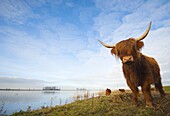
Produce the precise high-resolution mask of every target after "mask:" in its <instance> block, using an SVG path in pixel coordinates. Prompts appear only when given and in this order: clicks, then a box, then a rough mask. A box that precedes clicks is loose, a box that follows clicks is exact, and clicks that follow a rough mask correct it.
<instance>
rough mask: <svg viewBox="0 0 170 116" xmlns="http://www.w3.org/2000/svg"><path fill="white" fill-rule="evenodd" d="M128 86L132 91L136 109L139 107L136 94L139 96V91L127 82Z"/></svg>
mask: <svg viewBox="0 0 170 116" xmlns="http://www.w3.org/2000/svg"><path fill="white" fill-rule="evenodd" d="M127 84H128V86H129V87H130V89H131V90H132V92H133V93H132V99H133V101H134V103H135V105H136V106H137V107H138V106H139V102H138V94H139V90H138V88H137V87H135V86H134V85H133V84H131V83H130V82H127Z"/></svg>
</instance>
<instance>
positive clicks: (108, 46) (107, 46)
mask: <svg viewBox="0 0 170 116" xmlns="http://www.w3.org/2000/svg"><path fill="white" fill-rule="evenodd" d="M98 41H99V42H100V43H101V44H102V45H103V46H105V47H106V48H114V47H115V46H114V45H113V46H110V45H107V44H105V43H103V42H101V41H100V40H98Z"/></svg>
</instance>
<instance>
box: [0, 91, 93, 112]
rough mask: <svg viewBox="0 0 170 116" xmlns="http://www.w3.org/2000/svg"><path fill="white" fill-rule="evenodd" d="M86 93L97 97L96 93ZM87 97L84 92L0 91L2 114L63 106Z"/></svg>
mask: <svg viewBox="0 0 170 116" xmlns="http://www.w3.org/2000/svg"><path fill="white" fill-rule="evenodd" d="M86 93H88V94H91V95H93V96H96V94H95V95H94V91H89V92H86ZM85 95H86V94H85V92H84V91H0V114H3V113H4V112H5V113H6V114H11V113H13V112H17V111H20V110H23V111H26V110H27V109H28V108H31V110H33V109H40V108H41V107H47V106H49V107H50V106H56V105H63V104H67V103H71V102H74V101H75V100H77V99H82V98H83V97H85ZM91 95H89V96H91ZM3 105H4V106H3ZM2 107H3V109H2ZM1 110H2V111H1Z"/></svg>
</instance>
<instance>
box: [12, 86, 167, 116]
mask: <svg viewBox="0 0 170 116" xmlns="http://www.w3.org/2000/svg"><path fill="white" fill-rule="evenodd" d="M164 89H165V90H166V91H167V90H170V87H166V88H164ZM100 94H101V93H100ZM152 95H153V99H154V101H153V102H154V104H155V106H156V107H155V108H146V107H145V103H144V98H143V94H141V93H140V94H139V101H140V106H139V107H136V106H135V105H134V104H133V102H132V100H131V92H130V91H128V92H125V93H121V92H113V93H112V94H111V95H110V96H102V94H101V96H99V97H93V98H90V99H85V100H77V101H76V102H74V103H71V104H66V105H63V106H56V107H49V108H43V109H39V110H33V111H27V112H23V111H21V112H18V113H14V114H12V116H44V115H49V116H63V115H65V116H108V115H109V116H132V115H133V116H152V115H154V116H167V115H170V93H169V92H168V93H167V95H166V96H165V97H164V98H160V95H159V94H158V93H156V92H152Z"/></svg>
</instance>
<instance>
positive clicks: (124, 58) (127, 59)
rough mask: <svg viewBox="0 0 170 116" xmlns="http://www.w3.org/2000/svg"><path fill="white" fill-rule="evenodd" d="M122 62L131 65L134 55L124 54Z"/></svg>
mask: <svg viewBox="0 0 170 116" xmlns="http://www.w3.org/2000/svg"><path fill="white" fill-rule="evenodd" d="M122 62H123V63H124V64H128V65H130V64H132V63H133V62H134V58H133V56H124V57H123V59H122Z"/></svg>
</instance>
